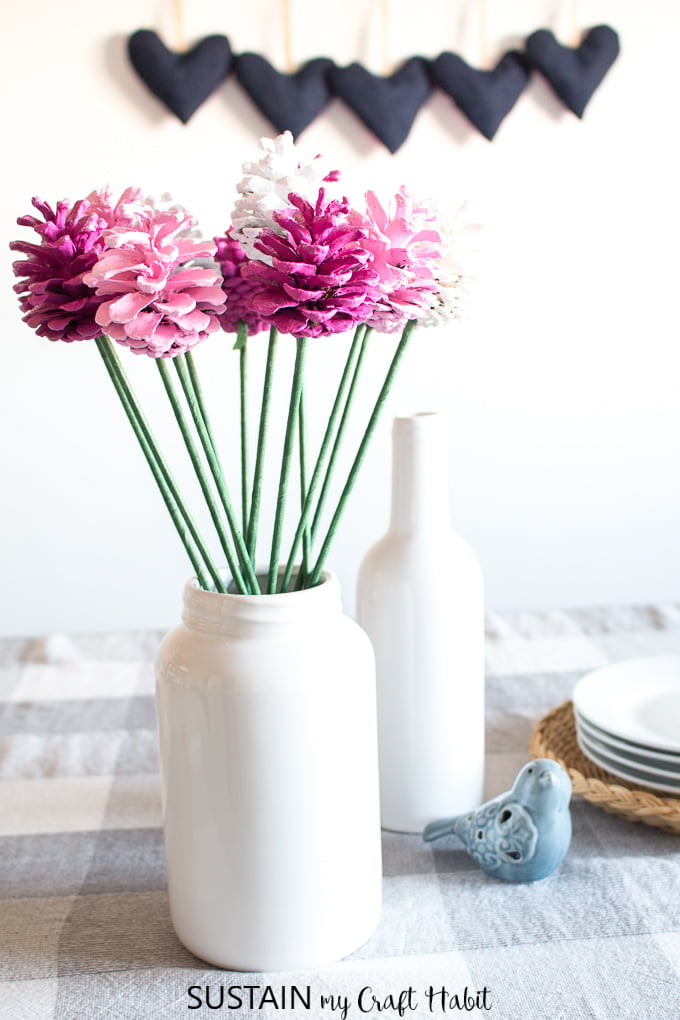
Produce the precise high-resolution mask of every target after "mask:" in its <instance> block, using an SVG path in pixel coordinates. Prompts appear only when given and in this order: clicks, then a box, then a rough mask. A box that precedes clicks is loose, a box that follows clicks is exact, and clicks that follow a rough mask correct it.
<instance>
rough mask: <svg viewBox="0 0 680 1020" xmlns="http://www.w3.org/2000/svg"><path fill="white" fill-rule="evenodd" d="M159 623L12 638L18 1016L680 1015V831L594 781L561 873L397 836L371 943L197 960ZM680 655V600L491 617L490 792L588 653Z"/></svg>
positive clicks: (5, 878)
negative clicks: (160, 720)
mask: <svg viewBox="0 0 680 1020" xmlns="http://www.w3.org/2000/svg"><path fill="white" fill-rule="evenodd" d="M159 638H160V635H158V634H137V635H124V636H106V637H94V636H88V637H84V638H77V639H76V638H73V639H68V638H65V637H58V636H53V637H51V638H48V639H41V640H35V641H24V640H11V641H4V642H0V1018H2V1020H5V1018H7V1020H24V1018H25V1020H47V1018H53V1017H54V1018H59V1020H62V1018H63V1020H99V1018H103V1017H107V1018H109V1017H113V1018H116V1020H118V1018H135V1020H138V1018H139V1020H141V1018H152V1017H154V1018H175V1017H185V1016H205V1015H211V1016H215V1015H225V1016H229V1017H232V1018H236V1017H267V1018H280V1017H291V1018H292V1017H297V1018H300V1017H312V1018H314V1020H316V1018H319V1017H321V1018H322V1017H327V1016H328V1017H332V1016H338V1017H340V1016H343V1015H344V1016H348V1017H349V1018H350V1020H353V1018H356V1017H360V1016H364V1015H368V1016H374V1017H375V1016H377V1017H387V1016H390V1017H393V1016H399V1015H402V1016H411V1017H425V1016H427V1017H432V1016H454V1015H460V1014H462V1013H467V1014H469V1015H473V1016H474V1015H480V1016H481V1015H483V1014H484V1015H489V1016H490V1017H492V1018H493V1020H534V1018H535V1020H572V1018H573V1020H584V1018H597V1020H613V1018H616V1020H628V1018H630V1020H646V1018H650V1020H651V1018H654V1020H657V1018H660V1017H668V1018H670V1017H675V1016H679V1015H680V838H679V837H678V836H677V835H671V834H666V833H663V832H661V831H658V830H654V829H651V828H648V827H646V826H643V825H639V824H634V823H631V822H626V821H623V820H620V819H617V818H614V817H612V816H609V815H607V814H604V813H603V812H602V811H600V810H598V809H597V808H596V807H594V806H592V805H590V804H588V803H585V802H583V801H581V800H578V799H575V800H574V802H573V804H572V815H573V823H574V836H573V842H572V846H571V848H570V850H569V853H568V855H567V858H566V860H565V861H564V863H563V864H562V866H561V867H560V868H559V869H558V871H557V872H556V873H555V874H553V875H552V876H551V877H550V878H547V879H545V880H544V881H542V882H538V883H535V884H528V885H506V884H504V883H501V882H498V881H495V880H493V879H491V878H489V877H488V876H486V875H485V874H484V873H483V872H481V871H480V870H479V869H478V868H477V867H476V866H475V865H474V864H473V863H472V861H471V860H470V858H468V857H467V855H466V854H465V853H464V852H463V851H462V850H461V849H460V848H459V847H458V845H457V844H456V842H455V840H454V839H453V838H450V839H446V840H442V841H439V842H437V843H435V844H434V845H432V844H425V843H423V842H422V840H421V839H420V838H419V837H418V836H405V835H397V834H394V833H384V836H383V855H384V874H385V878H384V906H383V913H382V920H381V922H380V925H379V927H378V930H377V931H376V933H375V935H374V936H373V938H372V939H371V940H370V942H368V943H367V944H366V945H365V946H364V947H363V948H362V949H360V950H359V951H358V952H356V953H355V954H353V955H352V956H351V957H349V958H347V959H346V960H343V961H341V962H339V963H337V964H334V965H332V966H329V967H324V968H322V969H320V970H315V971H310V972H306V973H286V974H268V975H267V974H257V975H252V974H251V975H245V974H238V973H234V972H226V971H221V970H217V969H215V968H212V967H209V966H207V965H205V964H203V963H202V962H200V961H199V960H197V959H196V958H194V957H193V956H192V955H191V954H190V953H188V952H187V951H186V950H185V949H184V948H183V947H182V946H181V944H180V943H179V942H178V940H177V938H176V936H175V934H174V932H173V928H172V924H171V922H170V916H169V912H168V901H167V893H166V878H165V865H164V854H163V840H162V833H161V827H160V826H161V817H160V797H159V781H158V762H157V748H156V735H155V715H154V700H153V658H154V655H155V650H156V647H157V645H158V641H159ZM669 652H673V653H680V606H675V605H672V606H671V605H664V606H655V607H647V608H616V609H604V610H592V611H585V610H583V611H573V612H545V613H526V614H516V615H513V616H507V615H506V616H495V615H494V616H489V618H488V621H487V723H488V769H487V793H488V795H489V796H492V795H495V794H497V793H499V792H501V791H502V790H504V789H507V787H508V786H509V785H510V784H511V782H512V780H513V778H514V776H515V773H516V771H517V770H518V769H519V767H520V766H521V765H522V764H523V762H524V761H526V760H527V758H528V751H527V744H528V740H529V736H530V734H531V731H532V728H533V726H534V724H535V723H536V721H537V720H538V719H539V718H540V717H541V716H542V715H543V714H544V713H545V712H546V711H547V710H548V709H549V708H551V707H552V706H554V705H557V704H559V703H560V702H561V701H563V700H564V699H565V698H567V697H568V696H569V694H570V691H571V689H572V687H573V685H574V683H575V682H576V680H578V679H579V677H580V676H582V675H583V673H584V672H586V671H588V670H590V669H592V668H594V667H596V666H599V665H602V664H604V663H606V662H610V661H616V660H621V659H625V658H630V657H632V656H637V655H650V654H657V653H658V654H663V653H669ZM451 739H452V740H455V739H456V727H455V720H452V722H451ZM225 909H228V905H225ZM247 986H253V988H254V990H252V989H251V991H249V992H248V991H244V989H245V988H246V987H247ZM294 986H295V987H296V988H297V989H298V990H299V991H301V992H302V993H303V995H307V997H308V1000H307V1001H308V1002H309V1008H307V1006H306V1005H305V1002H304V1001H303V999H302V998H300V997H295V996H294V995H293V992H292V990H293V987H294ZM190 988H192V989H193V996H191V995H190V994H189V989H190ZM197 989H198V990H197ZM206 989H207V991H206ZM239 989H241V991H239ZM367 989H370V991H367ZM428 989H432V995H431V996H430V997H428V995H427V991H428ZM442 989H443V991H442ZM362 990H363V991H362ZM409 990H410V992H409ZM250 996H252V1001H250V1002H249V998H250ZM456 996H457V998H456ZM323 997H325V998H323ZM263 999H264V1001H263ZM291 999H293V1000H294V1001H292V1002H291ZM239 1000H240V1001H241V1002H242V1005H240V1006H239V1005H238V1002H239ZM379 1007H380V1008H379ZM189 1010H193V1012H189Z"/></svg>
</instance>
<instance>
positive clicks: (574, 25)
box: [571, 0, 581, 46]
mask: <svg viewBox="0 0 680 1020" xmlns="http://www.w3.org/2000/svg"><path fill="white" fill-rule="evenodd" d="M580 24H581V22H580V18H579V0H571V37H572V46H578V45H579V44H580V42H581V28H580Z"/></svg>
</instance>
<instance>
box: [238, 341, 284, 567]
mask: <svg viewBox="0 0 680 1020" xmlns="http://www.w3.org/2000/svg"><path fill="white" fill-rule="evenodd" d="M278 336H279V334H278V330H277V329H276V326H272V327H271V329H270V330H269V347H268V348H267V364H266V368H265V374H264V384H263V387H262V405H261V407H260V425H259V429H258V434H257V450H256V452H255V473H254V476H253V491H252V495H251V499H250V513H249V514H248V534H247V536H246V545H247V547H248V553H249V555H250V560H251V563H255V555H256V551H257V527H258V523H259V519H260V499H261V495H262V475H263V470H264V454H265V447H266V445H267V431H268V424H269V408H270V405H271V394H272V379H273V375H274V362H275V359H276V342H277V340H278Z"/></svg>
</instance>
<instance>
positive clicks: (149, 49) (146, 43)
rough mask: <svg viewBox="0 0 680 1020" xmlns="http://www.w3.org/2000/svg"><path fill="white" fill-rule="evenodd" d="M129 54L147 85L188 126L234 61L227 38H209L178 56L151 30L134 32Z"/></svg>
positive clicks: (213, 36)
mask: <svg viewBox="0 0 680 1020" xmlns="http://www.w3.org/2000/svg"><path fill="white" fill-rule="evenodd" d="M128 53H129V55H130V62H131V63H132V66H133V67H134V69H135V71H136V72H137V74H138V75H139V77H140V78H141V79H142V81H143V82H144V83H145V85H147V86H148V87H149V88H150V89H151V91H152V92H153V94H154V95H155V96H157V97H158V98H159V99H160V100H161V102H163V103H165V105H166V106H167V107H168V109H169V110H171V111H172V112H173V113H174V114H175V115H176V116H177V117H179V119H180V120H181V121H182V122H183V123H184V124H186V122H187V121H188V120H189V118H190V117H191V115H192V114H193V113H195V112H196V110H197V109H198V107H199V106H200V105H201V103H203V102H205V100H206V99H207V98H208V96H209V95H211V93H212V92H214V91H215V89H216V88H217V86H218V85H219V84H220V82H222V81H223V80H224V79H225V78H226V77H227V75H228V74H229V72H230V70H231V65H232V59H233V58H232V53H231V47H230V45H229V40H228V39H227V38H226V36H224V35H208V36H206V37H205V39H201V40H200V42H198V43H197V44H196V45H195V46H194V47H193V49H190V50H188V51H187V52H186V53H174V52H173V51H172V50H169V49H168V48H167V47H166V46H165V44H164V43H163V42H162V40H161V39H159V37H158V36H157V35H156V33H155V32H152V31H151V30H150V29H148V28H140V29H139V31H137V32H133V34H132V35H131V36H130V38H129V39H128Z"/></svg>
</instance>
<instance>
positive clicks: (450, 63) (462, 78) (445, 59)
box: [430, 50, 531, 141]
mask: <svg viewBox="0 0 680 1020" xmlns="http://www.w3.org/2000/svg"><path fill="white" fill-rule="evenodd" d="M530 73H531V68H530V67H529V64H528V62H527V59H526V57H525V56H524V55H523V54H521V53H518V52H517V51H516V50H511V51H510V52H509V53H505V54H504V55H503V56H502V57H501V59H500V60H499V62H498V63H497V64H496V66H495V67H494V69H493V70H492V71H479V70H478V69H477V68H476V67H470V65H469V64H466V63H465V61H464V60H463V58H462V57H459V56H458V55H457V54H456V53H441V54H440V55H439V56H438V57H437V59H436V60H433V61H432V63H431V64H430V74H431V76H432V81H433V82H434V84H435V85H437V86H438V87H439V88H440V89H441V90H442V91H443V92H446V93H447V95H449V96H450V97H451V99H453V101H454V103H455V104H456V106H458V107H459V108H460V110H461V111H462V112H463V113H464V114H465V116H466V117H467V119H468V120H469V121H470V123H471V124H474V126H475V127H476V128H477V129H478V130H479V131H481V133H482V134H483V135H484V137H485V138H488V139H489V141H491V139H492V138H493V136H494V135H495V134H496V132H497V131H498V128H499V127H500V125H501V122H502V121H503V120H504V119H505V118H506V117H507V115H508V114H509V113H510V110H511V109H512V108H513V106H514V105H515V103H516V102H517V100H518V99H519V97H520V96H521V94H522V92H523V91H524V89H525V87H526V84H527V82H528V81H529V75H530Z"/></svg>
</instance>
